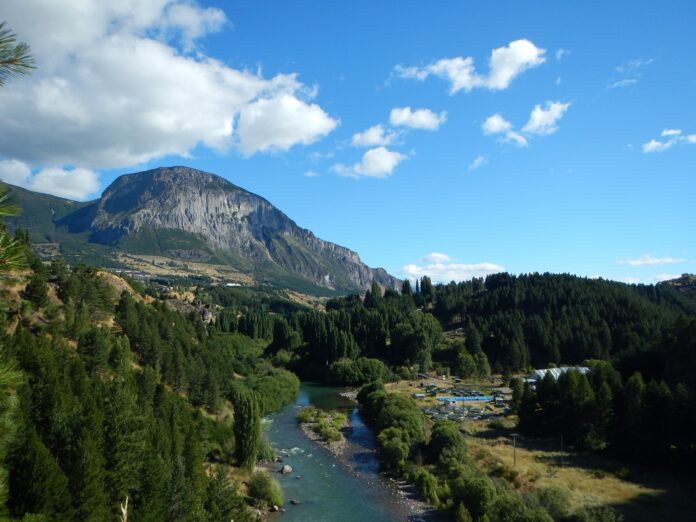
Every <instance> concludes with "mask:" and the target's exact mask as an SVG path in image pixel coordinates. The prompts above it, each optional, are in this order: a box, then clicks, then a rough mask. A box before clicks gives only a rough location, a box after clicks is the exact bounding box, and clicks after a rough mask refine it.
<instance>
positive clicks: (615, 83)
mask: <svg viewBox="0 0 696 522" xmlns="http://www.w3.org/2000/svg"><path fill="white" fill-rule="evenodd" d="M634 83H638V80H636V79H635V78H624V79H623V80H614V81H611V82H609V85H607V89H617V88H619V87H628V86H629V85H633V84H634Z"/></svg>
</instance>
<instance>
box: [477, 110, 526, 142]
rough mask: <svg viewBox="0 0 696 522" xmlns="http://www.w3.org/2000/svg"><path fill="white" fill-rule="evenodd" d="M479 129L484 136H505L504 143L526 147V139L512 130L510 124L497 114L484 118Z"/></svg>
mask: <svg viewBox="0 0 696 522" xmlns="http://www.w3.org/2000/svg"><path fill="white" fill-rule="evenodd" d="M481 128H482V129H483V133H484V134H505V138H504V141H509V142H512V143H516V144H517V145H519V146H520V147H525V146H526V145H527V139H526V138H525V137H524V136H522V135H521V134H519V133H517V132H515V131H514V130H512V123H510V122H509V121H507V120H506V119H505V118H503V117H502V116H501V115H500V114H498V113H496V114H494V115H493V116H489V117H488V118H486V120H485V121H484V122H483V125H482V126H481Z"/></svg>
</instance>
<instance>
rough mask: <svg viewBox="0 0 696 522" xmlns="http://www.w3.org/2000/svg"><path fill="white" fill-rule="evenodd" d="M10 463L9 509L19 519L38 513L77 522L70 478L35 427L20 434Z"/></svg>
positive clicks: (67, 521) (24, 429)
mask: <svg viewBox="0 0 696 522" xmlns="http://www.w3.org/2000/svg"><path fill="white" fill-rule="evenodd" d="M9 461H10V467H11V469H12V473H11V474H10V482H9V486H10V500H9V507H10V510H11V512H12V513H13V514H14V515H15V516H18V517H19V516H22V515H24V514H25V513H36V514H44V515H46V516H47V517H51V520H56V521H66V522H69V521H71V520H74V519H73V511H72V506H71V495H70V489H69V487H68V478H67V477H66V476H65V474H64V473H63V471H62V470H61V469H60V466H58V462H57V461H56V459H55V458H54V457H53V456H52V455H51V452H50V451H48V449H47V448H46V446H44V445H43V443H42V442H41V439H39V436H38V435H37V434H36V431H35V430H34V429H33V428H31V427H28V426H25V427H23V428H22V430H21V433H18V435H17V443H16V445H15V446H14V448H13V450H12V452H11V455H10V459H9Z"/></svg>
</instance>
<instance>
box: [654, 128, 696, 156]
mask: <svg viewBox="0 0 696 522" xmlns="http://www.w3.org/2000/svg"><path fill="white" fill-rule="evenodd" d="M682 132H683V131H682V130H681V129H663V130H662V132H661V133H660V137H662V138H666V139H665V140H656V139H652V140H650V141H649V142H647V143H644V144H643V147H642V149H643V152H644V153H646V154H647V153H650V152H663V151H665V150H667V149H671V148H672V147H673V146H675V145H677V144H678V143H686V144H690V145H691V144H696V134H688V135H683V134H682Z"/></svg>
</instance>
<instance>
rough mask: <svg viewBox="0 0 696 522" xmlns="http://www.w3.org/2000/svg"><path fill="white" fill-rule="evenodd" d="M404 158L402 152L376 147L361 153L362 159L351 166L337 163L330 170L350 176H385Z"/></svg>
mask: <svg viewBox="0 0 696 522" xmlns="http://www.w3.org/2000/svg"><path fill="white" fill-rule="evenodd" d="M405 159H406V156H405V155H404V154H401V153H399V152H395V151H391V150H389V149H387V148H386V147H377V148H374V149H370V150H368V151H367V152H366V153H365V154H363V157H362V160H360V161H359V162H358V163H355V164H354V165H352V166H346V165H343V164H341V163H337V164H336V165H334V166H333V167H332V170H333V171H334V172H336V173H337V174H339V175H340V176H347V177H352V178H386V177H388V176H390V175H391V174H392V172H394V169H395V168H396V166H397V165H398V164H399V163H401V162H402V161H403V160H405Z"/></svg>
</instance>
